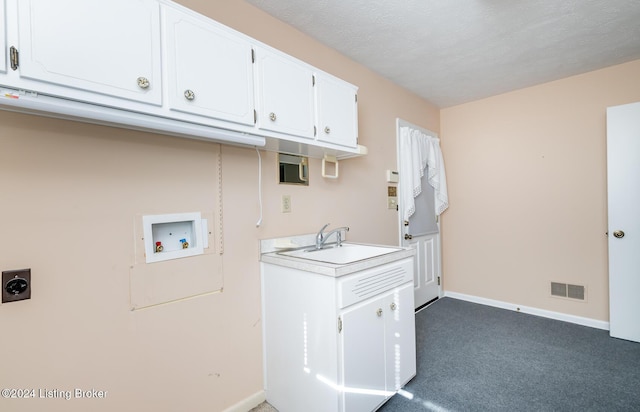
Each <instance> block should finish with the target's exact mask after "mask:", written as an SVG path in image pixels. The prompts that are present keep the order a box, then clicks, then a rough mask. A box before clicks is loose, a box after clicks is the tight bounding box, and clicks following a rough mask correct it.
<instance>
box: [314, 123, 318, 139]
mask: <svg viewBox="0 0 640 412" xmlns="http://www.w3.org/2000/svg"><path fill="white" fill-rule="evenodd" d="M317 135H318V129H317V128H316V127H315V126H313V137H316V136H317Z"/></svg>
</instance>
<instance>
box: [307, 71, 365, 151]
mask: <svg viewBox="0 0 640 412" xmlns="http://www.w3.org/2000/svg"><path fill="white" fill-rule="evenodd" d="M315 88H316V118H317V122H318V124H317V126H318V132H317V134H318V135H317V140H319V141H321V142H327V143H333V144H337V145H341V146H347V147H356V146H357V145H358V101H357V97H356V96H357V93H358V88H357V87H355V86H353V85H351V84H349V83H347V82H345V81H342V80H340V79H338V78H336V77H333V76H329V75H327V74H321V73H318V74H316V86H315Z"/></svg>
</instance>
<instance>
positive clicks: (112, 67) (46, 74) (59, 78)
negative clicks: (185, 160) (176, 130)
mask: <svg viewBox="0 0 640 412" xmlns="http://www.w3.org/2000/svg"><path fill="white" fill-rule="evenodd" d="M18 14H19V17H18V30H19V36H20V44H19V45H16V46H18V48H19V55H20V65H19V73H20V76H21V78H27V79H31V80H36V81H39V82H42V83H39V85H38V86H37V91H38V92H41V93H43V94H52V95H58V96H63V97H69V98H72V99H78V100H85V101H91V102H96V103H103V101H102V100H101V99H100V95H106V96H111V97H117V98H120V99H128V100H132V101H136V102H144V103H151V104H155V105H160V104H161V103H162V85H161V73H160V71H161V60H160V50H161V49H160V6H159V5H158V2H157V1H155V0H109V1H86V0H56V1H51V0H21V1H19V2H18ZM59 86H62V87H59ZM78 91H84V92H90V93H84V94H83V93H79V92H78Z"/></svg>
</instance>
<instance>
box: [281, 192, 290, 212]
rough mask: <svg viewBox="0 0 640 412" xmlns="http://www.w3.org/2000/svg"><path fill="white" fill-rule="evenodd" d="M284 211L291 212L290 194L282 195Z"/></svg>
mask: <svg viewBox="0 0 640 412" xmlns="http://www.w3.org/2000/svg"><path fill="white" fill-rule="evenodd" d="M282 213H291V196H290V195H282Z"/></svg>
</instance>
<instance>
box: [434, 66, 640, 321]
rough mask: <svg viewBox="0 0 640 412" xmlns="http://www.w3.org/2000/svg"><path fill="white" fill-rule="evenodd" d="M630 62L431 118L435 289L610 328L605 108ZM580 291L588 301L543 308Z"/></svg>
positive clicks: (629, 73)
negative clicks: (437, 140) (436, 132)
mask: <svg viewBox="0 0 640 412" xmlns="http://www.w3.org/2000/svg"><path fill="white" fill-rule="evenodd" d="M638 73H640V61H634V62H631V63H627V64H623V65H619V66H614V67H610V68H607V69H604V70H599V71H594V72H590V73H586V74H583V75H580V76H575V77H570V78H567V79H563V80H559V81H555V82H551V83H547V84H543V85H539V86H536V87H531V88H527V89H523V90H519V91H515V92H512V93H507V94H503V95H500V96H495V97H492V98H488V99H485V100H480V101H476V102H472V103H468V104H464V105H460V106H456V107H451V108H448V109H445V110H442V111H441V135H442V146H443V152H444V156H445V161H446V166H447V178H448V185H449V186H448V187H449V199H450V203H451V207H450V208H449V210H448V211H447V212H446V213H445V214H444V217H443V271H444V279H445V283H444V285H445V289H446V290H447V291H451V292H458V293H464V294H469V295H473V296H478V297H483V298H488V299H496V300H499V301H504V302H510V303H516V304H519V305H524V306H531V307H535V308H540V309H546V310H551V311H557V312H562V313H566V314H571V315H577V316H583V317H587V318H592V319H597V320H603V321H608V319H609V315H608V305H609V303H608V302H609V300H608V275H607V238H606V236H605V232H606V231H607V198H606V129H605V128H606V123H605V120H606V108H607V107H608V106H614V105H619V104H625V103H631V102H634V101H639V100H640V82H638ZM550 281H558V282H563V283H570V284H577V285H585V286H586V287H587V301H586V302H584V303H583V302H577V301H570V300H563V299H558V298H552V297H550V290H549V282H550Z"/></svg>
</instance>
